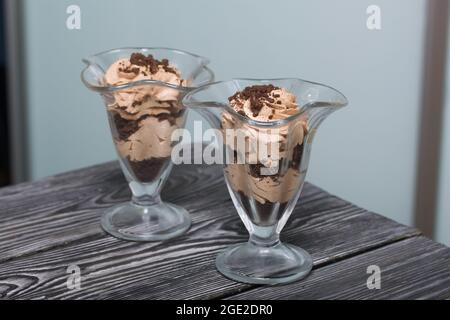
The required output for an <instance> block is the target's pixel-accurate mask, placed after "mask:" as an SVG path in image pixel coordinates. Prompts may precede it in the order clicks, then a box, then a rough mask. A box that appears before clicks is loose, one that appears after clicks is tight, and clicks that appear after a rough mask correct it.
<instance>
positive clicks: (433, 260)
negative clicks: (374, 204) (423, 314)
mask: <svg viewBox="0 0 450 320" xmlns="http://www.w3.org/2000/svg"><path fill="white" fill-rule="evenodd" d="M369 265H378V266H379V267H380V269H381V288H380V289H379V290H377V289H371V290H369V289H368V288H367V285H366V281H367V278H368V277H369V275H368V274H367V267H368V266H369ZM449 298H450V249H449V248H447V247H445V246H444V245H441V244H439V243H436V242H433V241H432V240H429V239H427V238H424V237H414V238H410V239H406V240H403V241H400V242H396V243H393V244H390V245H387V246H384V247H382V248H379V249H376V250H373V251H369V252H367V253H364V254H360V255H358V256H355V257H351V258H349V259H345V260H343V261H340V262H338V263H333V264H331V265H326V266H324V267H321V268H318V269H315V270H313V272H312V274H311V275H310V276H309V277H308V278H306V279H305V280H304V281H302V282H298V283H293V284H289V285H285V286H277V287H258V288H255V289H251V290H248V291H246V292H243V293H241V294H238V295H235V296H233V297H231V299H269V300H270V299H449Z"/></svg>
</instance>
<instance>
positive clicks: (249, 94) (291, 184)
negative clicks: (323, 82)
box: [221, 85, 308, 226]
mask: <svg viewBox="0 0 450 320" xmlns="http://www.w3.org/2000/svg"><path fill="white" fill-rule="evenodd" d="M228 100H229V103H230V106H231V107H232V108H233V109H234V110H235V111H236V112H237V113H238V114H240V115H241V116H243V117H244V119H239V117H238V116H236V115H232V114H231V113H228V112H224V113H223V114H222V121H221V122H222V129H223V130H226V129H234V131H235V132H237V131H239V130H240V131H241V132H244V133H245V134H246V135H245V148H244V149H243V150H241V149H242V147H241V148H239V147H238V143H237V142H236V141H237V140H238V137H237V136H236V135H237V134H236V135H230V134H229V132H230V130H227V132H228V133H226V134H224V137H225V144H226V145H227V147H228V150H231V152H232V154H233V155H234V159H233V160H234V161H233V163H231V164H228V165H227V166H226V168H225V176H226V179H227V181H228V183H229V185H230V187H231V188H232V189H233V190H234V191H235V192H234V193H235V194H236V195H237V197H238V200H239V201H240V203H241V204H242V206H243V207H244V208H245V209H246V210H245V211H246V212H247V214H248V215H249V218H250V220H251V221H252V222H253V223H254V224H256V225H259V226H271V225H274V224H275V223H277V222H278V221H279V219H280V217H281V215H282V214H283V213H284V211H285V209H286V206H287V205H288V203H290V201H291V200H292V199H294V197H296V196H297V194H298V192H299V191H300V188H301V186H302V184H303V181H304V178H305V173H304V172H302V171H301V170H300V162H301V159H302V155H303V148H304V144H305V138H306V136H307V133H308V125H307V119H306V118H305V117H304V116H300V117H298V118H297V119H295V120H293V121H289V122H288V123H287V124H281V125H274V126H270V128H269V127H264V126H261V125H258V124H251V123H249V121H248V120H256V121H261V122H273V121H277V120H282V119H286V118H288V117H290V116H292V115H295V114H297V113H298V112H299V108H298V105H297V102H296V97H295V95H294V94H292V93H290V92H289V91H288V90H286V89H284V88H278V87H275V86H273V85H257V86H251V87H247V88H245V89H244V90H243V91H240V92H237V93H236V94H234V95H233V96H231V97H230V98H229V99H228ZM274 142H275V144H274ZM261 147H264V148H266V150H267V157H264V158H261V154H260V153H259V152H258V150H259V149H260V148H261ZM238 157H241V160H245V161H244V163H242V162H239V158H238Z"/></svg>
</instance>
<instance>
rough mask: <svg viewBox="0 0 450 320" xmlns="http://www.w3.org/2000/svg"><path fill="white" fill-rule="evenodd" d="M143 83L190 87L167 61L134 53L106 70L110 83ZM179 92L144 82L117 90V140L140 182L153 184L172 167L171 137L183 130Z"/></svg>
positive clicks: (113, 117) (113, 118)
mask: <svg viewBox="0 0 450 320" xmlns="http://www.w3.org/2000/svg"><path fill="white" fill-rule="evenodd" d="M141 80H157V81H161V82H165V83H169V84H172V85H176V86H186V85H188V83H187V81H186V80H184V79H182V78H181V73H180V71H179V70H177V68H175V67H174V66H172V65H170V63H169V61H168V60H167V59H162V60H157V59H155V58H153V56H151V55H148V56H145V55H143V54H141V53H133V54H132V55H131V57H130V58H129V59H120V60H118V61H116V62H114V63H113V64H112V65H111V66H110V67H109V68H108V70H107V71H106V74H105V79H104V81H105V82H106V83H107V84H108V85H121V84H126V83H130V82H136V81H141ZM179 100H180V97H179V91H178V90H176V89H172V88H169V87H167V86H161V85H156V84H155V85H153V84H144V85H142V86H136V87H132V88H128V89H123V90H119V91H115V92H114V93H113V99H112V101H111V102H110V103H108V115H109V119H110V123H111V127H112V128H113V136H114V142H115V145H116V148H117V151H118V153H119V155H120V157H121V158H122V159H124V160H125V161H124V163H125V164H126V165H127V166H128V168H129V171H130V172H131V174H133V175H134V178H135V179H136V180H138V181H140V182H143V183H149V182H152V181H154V180H155V179H157V178H159V177H160V175H161V173H162V172H163V170H164V169H165V168H166V167H167V166H168V164H169V161H168V160H169V159H170V155H171V151H172V143H171V135H172V133H173V131H174V130H176V129H177V128H180V127H182V125H183V122H184V117H183V114H184V110H183V108H182V106H181V104H180V101H179Z"/></svg>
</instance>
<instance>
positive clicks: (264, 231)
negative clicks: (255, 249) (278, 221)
mask: <svg viewBox="0 0 450 320" xmlns="http://www.w3.org/2000/svg"><path fill="white" fill-rule="evenodd" d="M249 242H250V243H251V244H253V245H255V246H259V247H273V246H276V245H277V244H279V243H280V234H279V233H278V232H276V228H275V227H257V226H254V230H253V232H251V233H250V239H249Z"/></svg>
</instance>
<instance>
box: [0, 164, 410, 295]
mask: <svg viewBox="0 0 450 320" xmlns="http://www.w3.org/2000/svg"><path fill="white" fill-rule="evenodd" d="M129 196H130V194H129V191H128V188H127V185H126V183H125V181H124V179H123V177H122V175H121V173H120V171H119V169H118V167H117V165H116V164H115V163H110V164H106V165H102V166H96V167H92V168H88V169H84V170H79V171H76V172H72V173H68V174H64V175H60V176H56V177H52V178H48V179H45V180H43V181H39V182H36V183H33V184H22V185H18V186H15V187H11V188H7V189H3V190H0V210H1V213H0V261H3V262H0V297H2V298H21V299H25V298H49V299H81V298H84V299H108V298H109V299H111V298H116V299H175V298H176V299H210V298H223V297H228V296H231V295H234V294H236V293H239V292H242V291H245V290H249V289H253V288H256V286H250V285H244V284H240V283H235V282H232V281H230V280H228V279H226V278H224V277H222V276H221V275H220V274H218V273H217V272H216V270H215V267H214V259H215V257H216V255H217V253H218V252H219V251H220V250H222V249H224V248H225V247H227V246H229V245H231V244H235V243H239V242H242V241H245V240H246V239H247V236H248V235H247V232H246V231H245V229H244V227H243V224H242V223H241V221H240V220H239V217H238V215H237V213H236V212H235V209H234V206H233V204H232V202H231V200H230V198H229V195H228V191H227V190H226V187H225V185H224V182H223V178H222V173H221V170H220V168H218V167H214V166H209V167H202V166H184V167H178V168H176V169H175V170H174V172H173V174H172V175H171V178H170V179H169V182H168V184H167V186H166V187H165V189H164V192H163V198H165V199H168V200H170V201H172V202H174V203H177V204H179V205H182V206H184V207H186V208H187V209H188V210H189V211H190V212H191V214H192V219H193V226H192V228H191V229H190V230H189V232H188V233H187V234H186V235H184V236H182V237H180V238H177V239H173V240H170V241H166V242H154V243H133V242H125V241H120V240H117V239H114V238H112V237H110V236H108V235H106V234H104V232H103V231H102V230H101V228H100V225H99V217H100V215H101V213H102V211H103V210H104V209H105V208H107V207H109V206H111V205H113V204H115V203H118V202H122V201H124V200H126V199H128V198H129ZM418 234H419V232H418V231H417V230H415V229H412V228H409V227H406V226H403V225H400V224H398V223H396V222H394V221H392V220H389V219H387V218H384V217H382V216H379V215H377V214H374V213H369V212H367V211H366V210H364V209H361V208H358V207H356V206H354V205H352V204H350V203H348V202H346V201H344V200H342V199H339V198H337V197H335V196H332V195H330V194H328V193H326V192H324V191H323V190H321V189H319V188H317V187H315V186H313V185H311V184H305V187H304V190H303V192H302V196H301V200H300V201H299V203H298V204H297V207H296V209H295V210H294V213H293V215H292V217H291V219H290V221H289V222H288V225H287V227H286V228H285V230H284V231H283V233H282V239H283V240H284V241H287V242H290V243H293V244H296V245H299V246H301V247H303V248H304V249H306V250H308V251H309V252H310V253H311V254H312V256H313V258H314V264H315V267H316V268H319V267H324V266H326V265H328V264H331V265H333V264H335V262H336V261H340V260H342V259H345V258H346V257H352V256H354V255H358V254H360V253H364V252H367V251H370V250H372V249H375V248H378V247H382V246H385V245H387V244H391V243H394V242H397V241H400V240H402V239H407V238H409V237H414V236H417V235H418ZM71 264H76V265H78V266H79V267H80V268H81V270H82V289H81V290H78V291H70V290H68V289H67V287H66V280H67V277H68V274H67V273H66V270H67V267H68V266H69V265H71Z"/></svg>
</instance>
